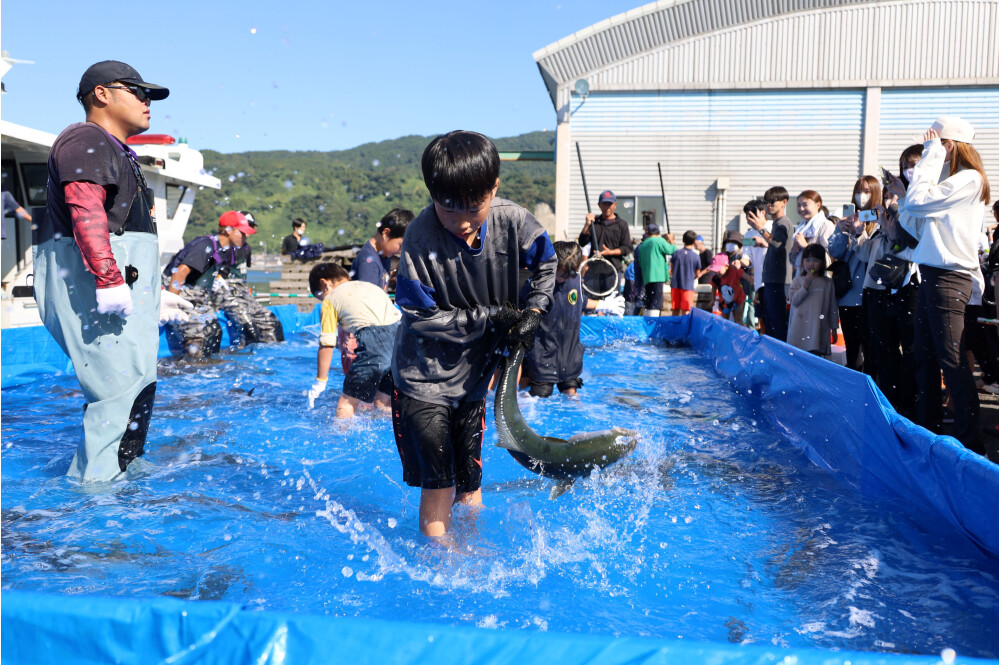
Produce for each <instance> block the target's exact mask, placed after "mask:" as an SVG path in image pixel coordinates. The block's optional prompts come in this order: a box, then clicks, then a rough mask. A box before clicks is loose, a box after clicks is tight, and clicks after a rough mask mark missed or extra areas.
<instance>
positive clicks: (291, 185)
mask: <svg viewBox="0 0 1000 665" xmlns="http://www.w3.org/2000/svg"><path fill="white" fill-rule="evenodd" d="M294 186H295V183H294V182H292V181H291V180H286V181H285V189H291V188H292V187H294Z"/></svg>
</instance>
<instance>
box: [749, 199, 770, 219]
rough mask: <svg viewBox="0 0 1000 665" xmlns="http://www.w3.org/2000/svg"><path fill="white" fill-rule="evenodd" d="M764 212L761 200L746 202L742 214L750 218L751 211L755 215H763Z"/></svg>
mask: <svg viewBox="0 0 1000 665" xmlns="http://www.w3.org/2000/svg"><path fill="white" fill-rule="evenodd" d="M765 210H766V207H765V206H764V200H763V199H753V200H752V201H747V202H746V204H744V206H743V214H744V215H746V216H748V217H749V216H750V213H751V211H752V212H755V213H757V214H758V215H763V214H764V212H765Z"/></svg>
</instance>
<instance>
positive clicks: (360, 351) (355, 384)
mask: <svg viewBox="0 0 1000 665" xmlns="http://www.w3.org/2000/svg"><path fill="white" fill-rule="evenodd" d="M397 328H399V322H398V321H397V322H396V323H390V324H389V325H387V326H367V327H365V328H361V329H360V330H356V331H355V332H354V337H355V339H357V340H358V348H357V350H356V351H355V353H356V354H357V358H355V359H354V362H353V363H351V369H350V370H349V371H348V372H347V376H345V377H344V389H343V392H344V394H345V395H347V396H348V397H353V398H354V399H358V400H361V401H362V402H367V403H371V402H372V401H374V399H375V393H376V392H380V391H381V392H384V393H386V394H389V390H390V389H389V388H385V386H383V381H386V380H387V379H386V377H387V375H388V374H389V368H390V365H391V364H392V346H393V343H394V342H395V339H396V329H397ZM383 388H385V389H383Z"/></svg>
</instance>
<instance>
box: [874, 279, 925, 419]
mask: <svg viewBox="0 0 1000 665" xmlns="http://www.w3.org/2000/svg"><path fill="white" fill-rule="evenodd" d="M864 298H865V302H866V303H867V307H866V310H867V313H868V345H867V346H866V347H865V356H866V357H867V356H871V361H872V364H873V365H874V366H875V383H876V384H877V385H878V387H879V390H881V391H882V394H883V395H885V396H886V398H887V399H888V400H889V403H890V404H892V406H893V408H895V409H896V411H897V412H898V413H900V414H901V415H903V416H905V417H906V418H909V419H910V420H913V419H914V415H915V411H916V407H917V388H916V378H917V377H916V372H917V370H916V365H915V363H914V359H913V333H914V327H913V313H914V310H915V309H916V307H917V287H916V285H915V284H908V285H907V286H906V287H905V288H903V289H900V290H899V291H898V292H897V293H895V294H890V293H889V292H888V291H879V290H876V289H865V294H864Z"/></svg>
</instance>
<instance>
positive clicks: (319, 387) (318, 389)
mask: <svg viewBox="0 0 1000 665" xmlns="http://www.w3.org/2000/svg"><path fill="white" fill-rule="evenodd" d="M326 382H327V380H326V379H316V380H315V381H314V382H313V384H312V388H310V389H309V392H308V393H306V394H307V395H308V396H309V408H310V409H311V408H313V405H314V404H315V403H316V398H317V397H319V396H320V395H322V394H323V391H324V390H326Z"/></svg>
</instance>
